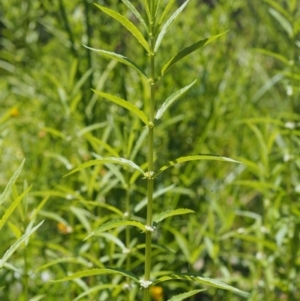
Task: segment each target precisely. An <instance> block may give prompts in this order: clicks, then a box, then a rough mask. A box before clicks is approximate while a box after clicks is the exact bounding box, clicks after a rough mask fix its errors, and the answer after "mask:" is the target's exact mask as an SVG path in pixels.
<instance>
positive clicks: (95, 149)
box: [0, 0, 300, 301]
mask: <svg viewBox="0 0 300 301" xmlns="http://www.w3.org/2000/svg"><path fill="white" fill-rule="evenodd" d="M141 2H142V1H137V0H134V1H132V3H133V4H134V5H135V7H136V8H137V9H139V10H142V12H143V8H142V5H141ZM167 2H168V1H166V0H164V1H163V0H162V1H161V5H162V6H164V5H166V3H167ZM97 3H99V4H101V5H105V6H108V7H110V8H112V9H115V10H117V11H119V12H121V13H123V14H126V16H127V17H128V18H130V19H131V21H132V22H134V23H135V24H137V20H136V19H135V17H134V16H132V15H131V14H130V12H129V11H128V10H127V8H126V6H125V5H124V4H123V3H122V2H121V1H118V0H98V1H97ZM180 3H183V1H181V0H180V1H179V0H178V1H176V5H174V7H173V10H172V11H174V10H175V7H177V6H178V5H179V4H180ZM143 13H144V12H143ZM299 20H300V2H299V1H298V0H278V1H272V0H265V1H257V0H256V1H246V0H226V1H225V0H219V1H217V0H202V1H200V0H197V1H195V0H194V1H191V2H190V3H189V5H188V6H187V7H186V9H185V10H184V12H183V13H182V15H181V16H180V17H179V18H178V20H176V22H175V23H174V25H173V26H172V27H171V29H170V31H169V32H168V33H167V35H166V39H165V40H164V41H163V43H162V45H161V52H160V54H159V55H158V57H157V64H158V65H162V64H163V62H165V61H166V60H168V58H170V56H172V55H175V54H176V53H177V52H178V51H179V50H180V49H182V48H183V47H186V46H188V45H190V44H192V43H194V42H196V41H198V40H199V39H201V38H206V37H209V36H211V35H215V34H218V33H221V32H224V31H226V30H230V31H229V32H228V33H227V34H226V35H225V36H223V37H222V38H220V39H218V40H217V41H215V42H214V43H212V44H209V45H208V46H206V47H205V48H203V49H202V50H200V51H199V52H196V53H194V54H193V55H192V56H191V57H189V58H187V59H185V60H183V61H182V62H180V63H178V64H177V65H175V66H174V67H173V68H172V71H171V72H169V73H168V74H166V76H165V77H164V78H163V79H162V80H161V81H160V84H159V87H158V90H157V99H158V100H159V101H158V102H159V104H161V103H162V102H163V101H164V100H165V99H166V98H167V97H168V95H170V94H171V93H173V92H175V91H177V90H178V89H180V88H182V87H183V86H186V85H188V84H190V83H191V82H192V81H193V80H194V79H197V83H196V84H195V85H194V86H193V88H192V89H191V90H189V92H188V93H187V94H185V95H184V97H183V98H182V99H180V100H179V101H178V102H177V103H176V104H175V105H174V106H172V107H171V108H170V110H169V111H168V112H166V114H165V116H164V120H163V121H159V123H158V124H157V126H156V129H155V135H156V140H155V151H156V166H157V167H159V166H162V165H163V164H165V163H166V162H167V161H168V160H172V159H175V158H177V157H180V156H183V155H189V154H193V155H195V154H207V153H212V154H219V155H222V156H227V157H231V158H234V159H237V160H239V161H241V162H242V163H243V164H237V165H235V164H227V163H221V162H219V163H218V162H216V163H215V162H212V163H211V162H209V163H205V162H201V163H194V162H191V163H187V164H182V165H180V166H176V167H175V168H173V169H170V170H168V171H166V172H165V173H164V175H163V176H160V177H159V178H158V179H156V181H155V189H156V191H157V198H156V199H155V204H154V208H153V209H154V212H157V213H159V212H161V211H162V210H163V209H164V210H168V209H175V208H181V207H184V208H190V209H192V210H194V211H196V213H195V214H194V215H189V216H182V217H180V218H175V217H174V218H172V219H171V220H167V221H166V222H164V224H163V226H159V228H158V231H157V236H156V237H155V239H154V243H155V244H157V245H158V246H165V247H167V249H165V248H163V247H160V248H159V247H157V248H155V249H154V251H153V271H154V276H157V275H162V274H163V273H164V272H166V271H174V272H195V273H199V274H200V275H204V276H208V277H211V278H220V279H221V280H222V281H224V282H226V283H229V284H231V285H234V286H236V287H238V288H240V289H243V290H245V291H248V292H250V297H249V298H248V300H251V301H260V300H261V301H265V300H268V301H272V300H289V301H296V300H299V296H300V276H299V275H300V253H299V245H300V202H299V197H300V85H299V80H300V59H299V58H300V34H299V32H300V21H299ZM141 30H142V28H141ZM82 44H84V45H89V46H91V47H93V48H101V49H105V50H109V51H114V52H117V53H120V54H123V55H125V56H127V57H129V58H131V59H134V61H135V62H137V63H138V64H139V66H142V67H143V68H148V67H147V66H148V63H147V61H146V59H145V58H146V56H145V54H144V52H143V49H142V47H140V46H139V45H137V43H136V41H135V40H134V39H133V38H132V36H131V35H130V33H128V32H127V31H126V29H124V28H123V27H122V26H121V25H120V24H118V23H117V22H115V21H113V20H112V19H110V18H108V17H107V16H106V15H105V14H102V13H101V12H100V11H99V10H98V9H97V8H96V7H95V6H94V5H93V4H92V1H89V0H74V1H66V0H57V1H50V0H49V1H33V0H23V1H16V0H9V1H8V0H2V1H1V3H0V188H1V189H0V191H1V192H2V191H3V190H4V187H5V185H6V184H7V182H8V181H9V179H10V178H11V176H12V175H13V173H14V172H15V171H16V170H17V168H18V166H19V165H20V163H21V162H22V160H23V158H25V159H26V161H25V165H24V168H23V171H22V173H21V176H20V177H19V179H18V180H17V182H16V184H15V186H14V188H13V189H12V193H11V195H10V202H12V201H13V200H14V199H15V198H17V197H18V196H19V195H20V194H21V193H22V192H23V191H24V190H25V189H27V187H28V186H29V185H33V187H32V188H31V191H30V192H29V193H28V195H27V196H26V198H25V199H24V200H23V201H22V203H21V204H20V205H19V206H18V207H17V209H16V210H15V212H14V213H13V214H12V216H11V217H10V219H9V220H8V222H7V224H6V225H5V227H4V228H3V229H2V230H1V242H2V243H1V246H0V257H2V256H3V254H4V252H5V250H7V249H8V248H9V246H10V245H11V244H13V242H14V241H15V240H16V239H17V238H19V237H20V233H19V232H20V231H21V232H22V233H23V232H24V231H25V229H26V228H27V226H28V225H29V224H30V223H31V222H32V216H33V213H34V210H35V209H37V208H38V206H39V205H40V204H41V202H43V203H42V208H39V212H38V214H37V219H38V221H40V220H43V219H45V222H44V224H43V225H42V226H41V228H40V229H39V230H38V231H37V232H36V233H35V234H33V236H32V237H31V238H30V240H29V241H28V243H27V244H26V246H25V245H24V246H23V247H22V248H20V249H19V250H18V251H17V252H16V253H15V254H14V255H13V256H12V257H11V259H10V261H9V263H10V265H9V266H7V267H6V268H3V269H1V270H0V299H1V300H3V301H8V300H24V301H25V300H26V301H27V300H32V301H33V300H42V299H43V300H73V299H74V298H76V297H78V296H79V295H80V294H82V293H84V292H88V293H87V296H82V298H81V300H120V301H121V300H128V299H127V298H128V295H127V294H126V293H125V292H124V291H126V290H125V289H124V288H123V284H124V283H123V282H124V279H121V278H120V277H112V276H105V277H104V276H103V277H98V276H97V277H90V278H88V279H83V280H82V279H80V280H76V281H73V282H67V283H52V282H50V281H49V280H50V279H52V280H53V279H60V278H63V277H64V276H66V275H68V274H69V273H74V272H77V271H80V270H82V269H86V268H101V267H104V266H115V267H120V268H125V263H126V256H127V255H126V248H125V245H124V244H125V231H124V229H123V228H121V229H117V230H114V231H112V232H108V233H107V234H105V235H101V236H100V237H97V238H95V237H94V238H92V239H89V240H86V241H83V239H84V238H85V237H86V236H87V235H88V233H90V232H91V231H92V230H93V229H95V228H97V227H98V226H99V225H101V224H102V223H103V222H105V221H107V220H110V219H112V218H114V217H118V218H120V212H121V213H124V212H125V210H126V209H125V204H126V198H130V210H131V214H132V216H133V217H135V218H139V219H141V221H143V218H142V217H143V216H144V214H145V207H144V206H142V204H143V199H144V198H145V194H146V188H145V181H144V180H143V179H141V178H137V179H136V180H135V181H133V180H132V182H131V183H130V185H129V188H128V185H127V184H128V182H129V179H130V177H131V174H130V173H129V171H125V173H124V172H123V170H120V169H119V168H118V167H116V166H110V165H105V166H96V167H94V168H91V169H86V170H83V171H81V172H80V173H77V174H74V175H71V176H69V177H63V176H64V175H65V174H67V173H68V172H69V171H70V170H71V169H72V168H74V167H76V166H78V165H79V164H81V163H83V162H85V161H88V160H90V159H92V158H94V153H96V154H97V155H100V156H103V157H104V156H121V157H124V158H128V159H131V160H134V161H135V162H136V163H137V164H140V165H142V164H144V162H146V151H147V146H146V143H145V140H144V139H145V130H144V129H143V127H142V125H141V124H140V121H139V120H137V119H135V118H134V117H133V116H128V113H127V112H125V111H124V110H123V109H122V108H119V107H117V106H114V105H111V104H109V103H107V102H106V101H105V100H103V99H100V98H98V97H97V96H96V95H94V94H93V93H92V91H91V88H94V89H97V90H102V91H104V92H109V93H111V94H115V95H119V96H120V97H122V98H124V99H128V100H130V101H132V102H133V103H135V104H136V105H137V106H139V107H143V108H144V109H145V110H147V103H144V99H147V97H148V95H149V90H148V86H147V83H146V82H145V80H144V79H143V78H141V77H140V75H139V74H137V72H136V71H135V70H131V69H129V68H127V67H124V66H123V65H121V64H117V63H115V62H113V61H109V60H106V59H103V58H102V57H100V56H99V55H97V53H95V52H91V51H89V50H87V49H86V48H84V47H83V46H82ZM159 104H158V105H159ZM121 173H122V174H121ZM122 175H123V176H122ZM171 185H173V186H171ZM7 202H8V201H7ZM6 207H7V204H6V203H5V204H3V205H1V206H0V214H1V216H2V214H3V212H4V211H5V208H6ZM115 207H116V208H118V209H119V210H120V212H119V211H117V210H116V209H115ZM35 218H36V217H35ZM17 229H19V232H18V231H17ZM130 231H131V238H132V239H131V241H130V246H131V248H132V250H133V251H132V253H131V262H130V268H131V269H132V270H133V271H134V272H135V273H136V274H142V273H143V261H144V258H143V255H142V254H143V248H144V247H143V244H144V241H143V239H144V236H143V235H142V234H141V233H139V232H138V231H137V230H134V229H131V230H130ZM122 243H123V245H122ZM127 264H128V262H127ZM103 284H105V285H108V286H107V287H105V286H103ZM109 285H110V286H109ZM25 288H26V289H25ZM92 288H94V291H89V289H92ZM192 288H193V289H194V288H195V287H193V286H191V285H190V284H178V283H176V282H174V283H171V284H170V285H168V286H164V287H163V294H164V298H165V300H167V298H171V296H172V295H173V294H175V293H180V292H182V291H187V290H189V289H192ZM129 294H130V298H131V300H139V298H140V297H139V296H140V295H139V294H140V291H139V288H138V287H133V288H131V289H130V293H129ZM154 297H155V295H154ZM241 298H242V297H240V296H238V295H233V294H232V293H230V292H226V291H219V290H213V289H209V290H207V291H205V292H203V293H200V294H199V295H198V296H197V297H195V299H191V300H199V301H200V300H203V301H205V300H213V301H217V300H218V301H223V300H224V301H225V300H226V301H227V300H230V301H235V300H241ZM76 300H79V299H76ZM155 300H156V301H159V299H155ZM161 300H163V299H161Z"/></svg>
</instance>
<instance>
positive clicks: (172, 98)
mask: <svg viewBox="0 0 300 301" xmlns="http://www.w3.org/2000/svg"><path fill="white" fill-rule="evenodd" d="M196 81H197V80H194V81H193V82H192V83H191V84H190V85H188V86H186V87H184V88H182V89H180V90H178V91H177V92H175V93H174V94H172V95H171V96H170V97H168V98H167V100H166V101H165V102H164V103H163V104H162V106H161V108H160V109H159V110H158V111H157V113H156V115H155V119H156V120H158V119H160V118H161V116H162V115H163V114H164V113H165V111H166V110H167V109H168V108H169V106H170V105H172V104H173V103H174V101H175V100H177V99H178V98H179V97H180V96H181V95H182V94H184V93H185V92H186V91H187V90H188V89H190V88H191V87H192V86H193V85H194V84H195V82H196Z"/></svg>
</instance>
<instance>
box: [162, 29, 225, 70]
mask: <svg viewBox="0 0 300 301" xmlns="http://www.w3.org/2000/svg"><path fill="white" fill-rule="evenodd" d="M226 32H228V31H225V32H223V33H220V34H218V35H215V36H212V37H210V38H208V39H204V40H201V41H198V42H196V43H195V44H193V45H191V46H188V47H186V48H184V49H183V50H181V51H180V52H178V53H177V54H176V55H175V56H174V57H172V58H171V59H170V60H169V61H168V62H167V63H166V64H165V65H164V66H163V68H162V70H161V76H163V75H164V74H165V73H166V72H167V71H168V70H169V69H170V68H171V67H172V66H173V65H175V64H176V63H177V62H178V61H180V60H181V59H183V58H184V57H186V56H187V55H189V54H190V53H192V52H194V51H196V50H198V49H199V48H201V47H203V46H205V45H207V44H209V43H211V42H212V41H214V40H216V39H217V38H219V37H220V36H222V35H223V34H225V33H226Z"/></svg>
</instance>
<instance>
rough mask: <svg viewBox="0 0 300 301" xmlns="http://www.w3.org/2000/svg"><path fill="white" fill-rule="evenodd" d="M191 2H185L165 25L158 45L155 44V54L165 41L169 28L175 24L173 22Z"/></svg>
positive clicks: (158, 39)
mask: <svg viewBox="0 0 300 301" xmlns="http://www.w3.org/2000/svg"><path fill="white" fill-rule="evenodd" d="M189 1H190V0H187V1H186V2H184V3H183V4H182V5H181V6H180V7H179V8H178V9H177V10H176V11H175V13H174V14H173V15H172V16H171V17H170V18H169V20H168V21H167V22H166V23H165V25H164V26H163V28H162V29H161V31H160V33H159V35H158V37H157V40H156V43H155V47H154V52H156V51H157V50H158V48H159V46H160V44H161V42H162V40H163V37H164V36H165V34H166V33H167V31H168V30H169V28H170V27H171V25H172V24H173V22H174V21H175V19H176V18H177V17H178V15H179V14H180V13H181V12H182V11H183V9H184V8H185V7H186V5H187V4H188V3H189Z"/></svg>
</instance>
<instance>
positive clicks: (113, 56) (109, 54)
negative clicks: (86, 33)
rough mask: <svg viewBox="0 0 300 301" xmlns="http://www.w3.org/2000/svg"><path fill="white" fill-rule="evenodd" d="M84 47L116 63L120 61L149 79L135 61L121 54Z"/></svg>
mask: <svg viewBox="0 0 300 301" xmlns="http://www.w3.org/2000/svg"><path fill="white" fill-rule="evenodd" d="M83 46H84V47H85V48H87V49H90V50H92V51H95V52H98V53H99V54H100V55H101V56H103V57H105V58H109V59H113V60H116V61H118V62H120V63H122V64H125V65H127V66H129V67H131V68H133V69H135V70H136V71H138V72H139V73H140V74H142V75H143V76H145V77H146V78H148V76H147V75H146V74H145V72H144V71H143V70H142V69H141V68H140V67H139V66H138V65H137V64H135V63H134V62H133V61H131V60H129V59H128V58H127V57H126V56H123V55H121V54H118V53H115V52H111V51H106V50H102V49H96V48H91V47H88V46H86V45H83Z"/></svg>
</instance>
